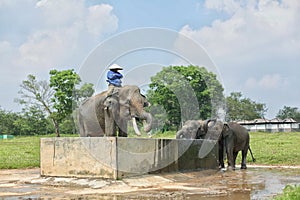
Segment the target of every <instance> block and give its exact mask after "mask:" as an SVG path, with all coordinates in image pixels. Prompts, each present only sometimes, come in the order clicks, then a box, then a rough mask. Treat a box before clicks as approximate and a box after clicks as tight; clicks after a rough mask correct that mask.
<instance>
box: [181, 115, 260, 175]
mask: <svg viewBox="0 0 300 200" xmlns="http://www.w3.org/2000/svg"><path fill="white" fill-rule="evenodd" d="M176 138H177V139H214V140H218V145H219V166H220V168H225V165H224V148H225V151H226V154H227V159H228V169H233V170H234V169H235V161H236V157H237V155H238V152H239V151H242V163H241V169H246V168H247V166H246V157H247V153H248V149H249V150H250V153H251V156H252V160H253V162H254V161H255V158H254V157H253V154H252V151H251V149H250V146H249V143H250V136H249V133H248V131H247V129H246V128H244V127H243V126H241V125H240V124H238V123H235V122H229V123H226V122H225V123H224V122H222V121H219V120H213V119H208V120H205V121H202V120H189V121H187V122H186V123H185V124H184V125H183V127H182V129H181V130H179V131H178V132H177V133H176Z"/></svg>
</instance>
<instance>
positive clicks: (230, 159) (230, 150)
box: [226, 148, 235, 170]
mask: <svg viewBox="0 0 300 200" xmlns="http://www.w3.org/2000/svg"><path fill="white" fill-rule="evenodd" d="M226 153H227V160H228V169H229V170H235V163H234V155H233V148H227V150H226Z"/></svg>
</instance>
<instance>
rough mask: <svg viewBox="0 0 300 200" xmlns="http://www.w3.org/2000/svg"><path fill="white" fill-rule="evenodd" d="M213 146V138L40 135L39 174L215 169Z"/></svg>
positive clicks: (104, 174)
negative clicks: (45, 136)
mask: <svg viewBox="0 0 300 200" xmlns="http://www.w3.org/2000/svg"><path fill="white" fill-rule="evenodd" d="M217 147H218V145H217V142H216V141H213V140H176V139H147V138H121V137H87V138H73V137H70V138H42V139H41V152H40V155H41V159H40V160H41V175H42V176H54V177H77V178H80V177H89V178H109V179H122V178H124V177H130V176H136V175H142V174H148V173H161V172H176V171H186V170H199V169H217V168H218V161H217V158H218V148H217ZM199 152H201V156H199V155H200V153H199ZM203 152H204V156H203Z"/></svg>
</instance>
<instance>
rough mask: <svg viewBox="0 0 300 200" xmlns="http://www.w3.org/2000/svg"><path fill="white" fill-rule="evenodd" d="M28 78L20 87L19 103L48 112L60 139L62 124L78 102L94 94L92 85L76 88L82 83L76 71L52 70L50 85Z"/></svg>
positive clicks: (31, 77) (30, 76) (29, 76)
mask: <svg viewBox="0 0 300 200" xmlns="http://www.w3.org/2000/svg"><path fill="white" fill-rule="evenodd" d="M27 78H28V79H27V80H25V81H23V82H22V84H21V85H20V87H21V90H20V91H19V94H21V98H20V99H17V102H19V103H20V104H22V105H25V106H26V107H32V106H35V107H36V108H38V109H40V110H42V111H44V112H46V113H47V116H48V117H49V118H50V119H51V121H52V123H53V125H54V127H55V132H56V135H57V136H58V137H59V136H60V130H59V129H60V124H61V123H63V121H64V120H69V119H70V115H71V113H72V111H73V108H75V107H76V106H77V101H78V100H81V99H82V98H85V97H87V96H88V95H90V96H91V95H92V94H93V92H94V90H93V88H92V87H93V85H92V84H84V85H83V87H81V88H80V89H76V88H75V86H76V85H79V83H80V77H79V76H78V75H77V74H76V73H75V72H74V70H63V71H57V70H51V71H50V84H49V83H48V82H47V81H37V79H36V77H35V76H34V75H31V74H30V75H28V76H27ZM69 124H71V123H69ZM74 129H75V128H74Z"/></svg>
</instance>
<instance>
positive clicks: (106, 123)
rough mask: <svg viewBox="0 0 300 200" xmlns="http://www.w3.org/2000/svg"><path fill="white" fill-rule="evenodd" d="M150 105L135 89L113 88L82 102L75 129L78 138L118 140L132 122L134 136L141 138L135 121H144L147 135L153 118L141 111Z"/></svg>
mask: <svg viewBox="0 0 300 200" xmlns="http://www.w3.org/2000/svg"><path fill="white" fill-rule="evenodd" d="M148 105H149V103H148V101H147V100H146V97H145V96H144V95H142V94H141V93H140V89H139V88H138V87H137V86H133V85H126V86H123V87H121V88H116V89H115V90H114V91H113V94H112V95H110V96H107V91H104V92H102V93H100V94H97V95H95V96H92V97H90V98H88V99H87V100H85V101H84V102H83V103H82V104H81V105H80V106H79V109H78V125H79V132H80V136H81V137H102V136H117V130H118V132H119V134H118V136H119V137H127V133H128V131H127V124H128V121H129V120H130V119H132V122H133V127H134V130H135V132H136V134H137V135H140V132H139V129H138V127H137V124H136V119H138V120H141V121H144V131H145V132H149V131H150V130H151V125H152V116H151V114H150V113H148V112H146V111H145V110H144V107H146V106H148Z"/></svg>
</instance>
